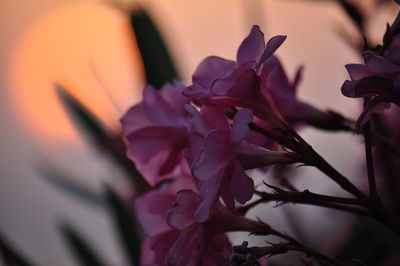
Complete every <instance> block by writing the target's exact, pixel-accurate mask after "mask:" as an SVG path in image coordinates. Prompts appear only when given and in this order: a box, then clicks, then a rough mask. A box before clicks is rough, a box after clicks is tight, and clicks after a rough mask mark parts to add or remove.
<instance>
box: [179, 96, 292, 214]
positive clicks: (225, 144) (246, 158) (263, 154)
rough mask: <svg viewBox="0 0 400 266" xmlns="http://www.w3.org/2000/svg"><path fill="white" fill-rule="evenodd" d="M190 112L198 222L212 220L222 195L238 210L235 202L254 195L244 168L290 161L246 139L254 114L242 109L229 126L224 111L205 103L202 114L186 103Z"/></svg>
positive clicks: (190, 159) (188, 154) (189, 156)
mask: <svg viewBox="0 0 400 266" xmlns="http://www.w3.org/2000/svg"><path fill="white" fill-rule="evenodd" d="M186 108H187V110H188V112H190V113H191V116H192V118H191V125H190V128H191V130H190V134H189V139H190V146H189V148H188V149H187V150H186V151H185V156H186V158H187V160H188V162H189V164H190V168H191V171H192V174H193V176H194V177H195V178H196V180H197V187H198V190H199V193H200V195H201V197H202V199H203V200H202V202H201V204H200V205H199V207H198V208H197V210H196V212H195V217H196V219H197V220H198V221H200V222H204V221H206V220H208V219H209V217H210V214H211V212H212V209H213V207H214V206H215V204H216V203H217V201H218V199H219V197H220V196H221V197H222V199H223V200H224V202H225V204H226V206H227V207H228V208H229V209H231V210H235V205H234V201H235V200H236V201H238V202H240V203H245V202H247V201H248V200H250V198H251V197H252V195H253V190H254V184H253V181H252V179H251V178H250V177H248V176H247V175H246V174H245V173H244V170H246V169H252V168H257V167H262V166H266V165H270V164H272V163H284V162H287V161H289V157H288V156H287V154H286V153H285V152H279V151H271V150H268V149H265V148H262V147H260V146H257V145H254V144H251V143H249V142H248V141H246V137H247V136H248V133H249V127H248V123H250V122H251V121H252V118H253V114H252V112H251V111H250V110H249V109H242V110H240V111H239V112H238V113H237V114H236V115H235V117H234V121H233V124H232V127H230V125H229V123H228V121H227V118H226V117H225V114H224V112H223V111H221V110H219V109H218V108H217V107H213V106H209V105H206V104H205V105H203V106H202V108H201V113H199V112H198V111H197V110H196V109H195V108H194V107H192V106H189V105H187V107H186Z"/></svg>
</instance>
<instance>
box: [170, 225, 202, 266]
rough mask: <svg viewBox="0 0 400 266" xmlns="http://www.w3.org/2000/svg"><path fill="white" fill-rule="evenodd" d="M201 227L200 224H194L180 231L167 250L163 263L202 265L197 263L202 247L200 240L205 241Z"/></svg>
mask: <svg viewBox="0 0 400 266" xmlns="http://www.w3.org/2000/svg"><path fill="white" fill-rule="evenodd" d="M202 227H203V226H202V225H201V224H194V225H192V226H190V227H189V228H187V229H186V230H185V231H184V232H182V233H180V234H179V237H178V239H177V240H176V241H175V243H174V244H173V246H172V247H171V249H170V250H169V252H168V254H167V257H166V261H165V264H164V265H171V266H172V265H174V266H191V265H193V266H195V265H199V266H202V265H203V264H200V263H199V262H200V261H201V256H202V255H203V254H201V253H202V252H203V249H202V247H201V243H200V242H202V241H205V236H204V232H203V230H204V229H203V228H202ZM203 245H204V244H203Z"/></svg>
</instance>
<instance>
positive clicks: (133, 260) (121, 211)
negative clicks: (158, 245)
mask: <svg viewBox="0 0 400 266" xmlns="http://www.w3.org/2000/svg"><path fill="white" fill-rule="evenodd" d="M105 197H106V200H107V202H108V203H109V205H110V212H111V214H112V218H113V220H114V224H115V228H116V231H117V234H118V236H119V238H120V240H121V244H122V245H123V246H122V247H123V248H124V251H125V254H126V257H127V259H128V260H129V262H130V265H132V266H135V265H139V263H140V248H141V244H142V239H143V233H142V231H141V229H140V227H139V224H138V222H137V220H136V217H135V214H134V212H133V208H129V207H128V206H127V205H126V203H125V202H124V201H122V200H121V199H120V197H119V196H118V195H117V194H116V193H115V192H114V190H113V189H111V188H110V187H108V186H106V187H105Z"/></svg>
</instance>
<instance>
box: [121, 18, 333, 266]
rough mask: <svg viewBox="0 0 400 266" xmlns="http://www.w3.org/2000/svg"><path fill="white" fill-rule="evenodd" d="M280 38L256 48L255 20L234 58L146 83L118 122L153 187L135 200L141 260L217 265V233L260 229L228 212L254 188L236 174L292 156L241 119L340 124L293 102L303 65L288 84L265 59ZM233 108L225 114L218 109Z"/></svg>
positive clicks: (220, 240)
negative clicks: (189, 78)
mask: <svg viewBox="0 0 400 266" xmlns="http://www.w3.org/2000/svg"><path fill="white" fill-rule="evenodd" d="M285 39H286V37H285V36H275V37H273V38H271V39H270V40H269V41H268V42H267V44H265V41H264V35H263V33H262V32H261V31H260V30H259V28H258V26H254V27H253V28H252V30H251V32H250V34H249V35H248V36H247V37H246V38H245V40H244V41H243V42H242V44H241V45H240V47H239V49H238V53H237V60H236V62H234V61H230V60H226V59H223V58H219V57H216V56H211V57H208V58H206V59H204V60H203V61H202V62H201V63H200V64H199V66H198V68H197V69H196V71H195V73H194V74H193V84H191V85H190V86H188V87H186V86H184V85H182V84H181V83H179V82H174V83H173V84H166V85H164V86H163V87H162V88H161V90H155V89H154V88H153V87H151V86H147V87H145V89H144V92H143V100H142V101H141V102H140V103H139V104H137V105H135V106H133V107H132V108H131V109H130V110H128V112H127V113H126V114H125V115H124V116H123V118H122V119H121V123H122V126H123V130H124V135H125V141H126V146H127V154H128V157H129V158H130V159H131V160H132V161H133V162H134V163H135V165H136V167H137V169H138V170H139V171H140V172H141V173H142V175H143V176H144V178H145V179H146V180H147V182H148V183H149V184H150V185H152V186H154V187H155V188H154V190H152V191H150V192H148V193H147V194H145V195H143V196H141V197H139V198H138V199H137V200H136V203H135V205H136V209H137V212H138V216H139V218H140V221H141V224H142V225H143V227H144V230H145V232H146V233H147V234H148V236H150V238H149V239H148V240H147V242H146V243H145V245H144V246H143V248H142V252H143V253H144V256H143V262H142V263H143V265H223V264H224V263H225V262H226V261H227V260H228V256H229V250H230V244H229V241H228V239H227V237H226V236H225V234H224V233H225V232H229V231H248V232H251V233H260V234H262V233H266V231H268V227H266V226H264V225H263V224H262V223H260V222H255V221H251V220H249V219H247V218H245V217H242V216H240V212H239V211H238V210H237V209H236V205H237V203H240V204H245V203H246V202H248V201H249V200H250V199H251V198H252V196H253V193H254V182H253V180H252V179H251V177H249V176H248V175H247V174H246V172H245V171H246V170H248V169H256V168H263V169H265V167H266V166H269V165H272V164H285V163H292V162H294V161H295V160H294V158H293V156H292V153H290V152H287V151H283V150H277V149H276V147H277V145H275V143H274V140H272V139H269V138H268V137H266V136H263V135H260V134H257V133H255V132H252V131H251V130H250V128H249V124H251V123H254V122H256V123H257V124H259V125H261V126H262V127H263V128H267V129H270V130H275V129H276V127H279V125H280V124H282V123H289V124H298V123H308V124H310V125H313V126H317V127H320V128H325V129H328V128H334V127H335V125H337V126H338V127H339V126H340V122H338V121H337V116H332V115H331V114H330V113H325V112H322V111H320V110H318V109H316V108H314V107H313V106H311V105H309V104H307V103H304V102H302V101H299V100H298V99H297V98H296V96H295V92H296V88H297V86H298V83H299V81H300V78H301V70H302V68H300V69H299V70H298V71H297V74H296V76H295V78H294V80H293V81H290V80H289V79H288V77H287V76H286V74H285V71H284V69H283V67H282V64H281V63H280V61H279V60H278V58H277V57H276V56H274V55H273V54H274V52H275V51H276V50H277V49H278V48H279V47H280V46H281V45H282V43H283V42H284V40H285ZM232 110H233V111H234V112H233V113H234V116H233V115H232V116H229V115H227V113H229V112H230V111H232ZM231 113H232V112H231ZM333 120H335V121H334V123H332V121H333ZM327 121H328V122H327ZM335 123H336V124H335ZM327 125H329V127H328V126H327ZM332 125H333V126H332ZM160 184H161V185H160ZM221 200H222V201H221ZM222 202H223V203H224V204H222Z"/></svg>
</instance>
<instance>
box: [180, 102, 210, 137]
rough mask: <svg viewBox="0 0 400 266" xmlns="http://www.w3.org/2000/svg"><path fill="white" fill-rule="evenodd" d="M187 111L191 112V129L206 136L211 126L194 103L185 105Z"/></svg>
mask: <svg viewBox="0 0 400 266" xmlns="http://www.w3.org/2000/svg"><path fill="white" fill-rule="evenodd" d="M185 109H186V112H187V113H189V115H190V117H191V119H190V127H191V130H192V131H193V132H194V133H196V134H200V135H202V136H206V135H207V134H208V132H209V131H210V130H211V127H210V126H209V125H208V124H207V123H206V122H205V121H204V119H203V118H202V117H201V115H200V112H199V111H198V110H197V109H196V108H194V107H193V106H192V105H188V104H187V105H186V106H185Z"/></svg>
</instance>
